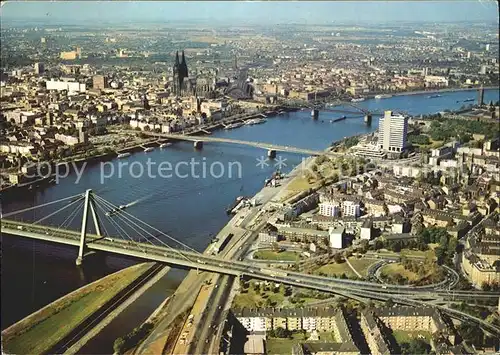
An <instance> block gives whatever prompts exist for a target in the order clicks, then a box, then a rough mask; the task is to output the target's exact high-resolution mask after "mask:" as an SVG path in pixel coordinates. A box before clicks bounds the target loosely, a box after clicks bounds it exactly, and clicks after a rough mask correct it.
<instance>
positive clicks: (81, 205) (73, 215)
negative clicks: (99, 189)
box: [58, 201, 85, 229]
mask: <svg viewBox="0 0 500 355" xmlns="http://www.w3.org/2000/svg"><path fill="white" fill-rule="evenodd" d="M84 203H85V201H81V202H80V204H79V205H78V206H77V207H76V208H75V209H74V210H73V211H71V213H70V214H69V215H68V217H66V219H65V220H64V221H63V222H62V223H61V224H60V225H59V227H58V228H59V229H61V228H62V227H65V226H66V222H68V224H67V227H69V226H70V225H71V222H73V219H75V217H76V215H77V214H78V212H80V210H81V209H82V207H83V205H84ZM70 219H71V220H70ZM69 220H70V221H69ZM65 228H66V227H65Z"/></svg>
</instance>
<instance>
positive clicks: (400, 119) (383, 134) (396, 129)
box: [378, 111, 408, 152]
mask: <svg viewBox="0 0 500 355" xmlns="http://www.w3.org/2000/svg"><path fill="white" fill-rule="evenodd" d="M407 133H408V118H407V117H405V116H403V115H393V113H392V111H385V114H384V117H382V118H380V121H379V128H378V146H379V148H380V149H382V150H384V151H387V152H402V151H404V149H405V148H406V136H407Z"/></svg>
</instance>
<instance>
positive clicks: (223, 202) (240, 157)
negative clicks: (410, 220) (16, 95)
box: [1, 89, 499, 353]
mask: <svg viewBox="0 0 500 355" xmlns="http://www.w3.org/2000/svg"><path fill="white" fill-rule="evenodd" d="M498 94H499V93H498V89H495V90H486V91H485V102H489V101H490V100H493V101H496V100H498ZM441 95H442V96H441V97H437V98H432V99H430V98H428V95H427V94H424V95H408V96H395V97H392V98H389V99H378V100H377V99H371V100H366V101H363V102H359V103H357V106H359V107H363V108H365V109H368V110H371V111H383V110H387V109H390V110H395V111H397V110H400V111H404V112H407V113H408V114H411V115H420V114H429V113H436V112H439V111H443V110H445V109H451V110H453V109H458V108H460V107H461V106H462V105H464V104H469V103H471V102H466V103H464V102H463V101H464V100H466V99H469V98H476V97H477V92H476V91H473V90H471V91H460V92H449V93H442V94H441ZM345 109H347V110H350V108H349V107H345ZM341 115H342V114H341V113H334V112H326V111H322V112H321V113H320V116H319V119H318V120H317V121H313V120H312V119H311V114H310V111H308V110H304V111H297V112H292V113H288V114H284V115H279V116H276V117H274V118H269V119H268V120H267V122H266V123H265V124H260V125H254V126H243V127H241V128H238V129H234V130H228V131H224V130H219V131H215V132H213V134H212V135H213V136H215V137H228V138H234V139H242V140H248V141H258V142H266V143H275V144H280V145H289V146H295V147H301V148H308V149H317V150H323V149H325V148H326V147H327V146H328V145H330V144H331V143H332V142H333V141H336V140H339V139H342V138H343V137H346V136H352V135H356V134H362V133H369V132H371V131H374V130H376V129H377V126H378V119H377V118H376V117H374V119H373V124H372V126H371V127H367V126H366V125H365V124H364V123H363V119H362V117H359V118H353V119H347V120H344V121H340V122H336V123H331V122H330V120H332V119H335V118H338V117H340V116H341ZM266 153H267V152H266V151H265V150H262V149H258V148H253V147H247V146H238V145H231V144H220V143H217V144H215V143H205V146H204V147H203V149H202V150H200V151H196V150H194V149H193V146H192V144H191V143H188V142H180V143H176V144H174V145H172V146H170V147H167V148H165V149H159V148H156V149H155V150H154V151H153V152H150V153H144V152H138V153H135V154H132V155H131V156H130V157H128V158H125V159H121V160H115V161H113V162H110V163H109V165H107V166H105V167H104V168H103V167H102V166H101V165H99V164H97V165H92V166H86V167H85V170H84V173H83V174H82V177H81V179H80V181H78V183H77V181H76V180H77V176H76V174H72V175H70V176H68V177H67V178H64V179H61V180H60V181H59V183H58V184H57V185H54V186H50V187H47V188H45V189H43V190H38V191H34V192H29V193H25V194H24V195H23V196H16V198H15V199H14V200H13V199H9V200H8V201H6V200H4V201H2V209H3V212H4V213H6V212H8V211H14V210H18V209H20V208H26V207H29V206H32V205H38V204H41V203H44V202H49V201H54V200H57V199H60V198H63V197H67V196H71V195H75V194H77V193H80V192H83V191H85V190H86V189H89V188H90V189H93V190H94V192H96V193H97V194H98V195H99V196H101V197H103V198H104V199H106V200H108V201H110V202H112V203H114V204H116V205H120V204H127V203H131V202H135V204H133V205H132V206H130V207H129V208H128V209H127V210H128V212H129V213H131V214H133V215H135V216H136V217H138V218H139V219H141V220H143V221H145V222H147V223H148V224H150V225H152V226H154V227H156V228H158V229H160V230H161V231H163V232H165V233H167V234H168V235H170V236H172V237H174V238H176V239H178V240H180V241H182V242H183V243H185V244H186V245H188V246H190V247H192V248H194V249H197V250H203V249H204V248H205V247H206V246H207V245H208V244H209V241H210V236H211V235H213V234H215V233H217V232H218V231H219V230H220V229H221V228H222V227H223V226H224V224H225V223H226V222H227V221H228V216H227V215H226V213H225V209H226V208H227V206H228V205H230V204H231V203H232V202H233V201H234V199H235V198H236V197H237V196H240V195H254V194H255V193H257V192H258V191H259V190H260V189H261V188H262V186H263V182H264V180H265V179H266V178H267V177H269V176H270V175H271V173H272V172H273V171H275V169H276V167H275V166H273V165H274V163H273V162H269V161H268V162H267V163H268V165H267V166H262V165H261V166H258V165H257V163H258V159H259V158H261V157H265V156H266ZM278 156H279V157H282V158H283V159H286V160H284V164H286V166H284V165H283V166H282V170H284V171H289V170H291V169H292V168H293V167H294V166H295V165H297V164H299V163H300V162H301V160H302V159H303V156H300V155H297V154H285V153H278ZM191 159H195V160H194V161H195V162H197V163H198V165H196V166H195V175H192V174H189V172H190V169H189V168H188V167H187V165H182V164H183V163H181V165H178V166H179V169H178V170H179V172H180V174H181V176H177V177H170V178H162V177H160V176H159V173H158V170H157V168H156V169H155V168H154V167H155V166H156V167H157V166H158V165H159V164H160V163H161V162H168V164H170V165H171V166H173V167H175V166H176V164H179V163H180V162H188V163H189V162H190V160H191ZM148 160H150V162H153V163H155V164H156V165H154V166H153V168H152V169H151V171H152V174H150V177H148V176H147V175H142V176H141V177H138V175H139V174H138V173H139V172H140V169H139V167H138V166H136V167H134V169H132V170H129V168H128V167H123V164H124V163H128V164H129V167H130V164H131V163H133V162H137V163H136V165H138V164H139V163H141V164H142V166H143V168H144V169H145V170H146V166H147V165H146V164H147V161H148ZM276 161H277V160H275V162H276ZM118 164H122V174H121V176H119V174H118ZM203 164H204V165H205V166H206V177H205V178H203V177H196V176H201V175H203V169H202V166H203ZM111 166H112V167H113V168H111ZM210 168H212V169H213V171H212V172H213V173H214V174H212V175H213V176H211V174H210ZM111 169H114V171H115V174H113V175H112V176H111V174H110V171H111ZM103 171H104V173H105V175H103V174H102V172H103ZM222 173H223V174H222ZM153 175H155V176H156V177H153ZM185 175H188V176H187V177H185ZM219 175H222V176H220V177H219ZM108 176H109V177H108ZM164 176H165V174H164ZM56 206H57V205H56ZM59 207H61V205H59V206H57V207H55V206H54V207H52V206H48V207H47V208H45V209H44V211H41V212H38V211H37V210H34V211H30V212H29V213H25V214H24V215H23V216H22V219H23V220H30V221H34V220H37V219H38V218H41V217H42V216H46V215H47V214H48V213H50V212H51V211H53V210H55V209H56V208H59ZM68 211H69V209H68ZM63 212H65V211H63ZM63 212H61V213H60V214H61V216H59V214H57V215H55V216H54V217H53V218H50V219H47V221H44V222H43V223H49V224H53V225H59V224H61V223H62V222H64V221H65V220H66V222H67V223H68V225H70V226H71V227H72V228H74V229H75V230H76V229H78V226H79V223H80V221H78V218H75V219H74V220H73V221H72V222H71V223H69V222H70V221H69V219H70V218H68V219H67V217H69V214H68V213H63ZM79 218H81V217H79ZM104 224H105V226H107V229H108V230H110V231H113V226H112V225H111V224H109V222H107V221H104ZM115 229H116V228H115ZM124 229H125V231H128V232H129V235H130V236H131V237H134V235H133V233H131V230H130V229H127V228H126V227H125V228H124ZM122 234H123V237H125V238H126V236H125V233H122ZM157 237H158V238H160V239H161V240H162V241H164V242H165V243H168V244H169V245H171V246H176V245H175V243H172V242H171V241H170V240H169V239H168V238H166V237H164V236H161V235H157ZM76 253H77V251H76V249H74V248H70V247H65V246H58V245H54V244H50V243H43V242H38V241H32V240H27V239H22V238H18V237H9V236H5V237H4V238H2V312H1V314H2V329H4V328H6V327H7V326H9V325H11V324H13V323H14V322H16V321H18V320H20V319H22V318H23V317H25V316H27V315H28V314H30V313H31V312H33V311H35V310H37V309H39V308H41V307H42V306H44V305H46V304H47V303H49V302H51V301H53V300H55V299H57V298H59V297H61V296H63V295H64V294H66V293H68V292H69V291H72V290H74V289H76V288H78V287H80V286H82V285H85V284H87V283H89V282H91V281H93V280H96V279H98V278H100V277H102V276H104V275H107V274H109V273H111V272H114V271H117V270H119V269H121V268H124V267H126V266H128V265H132V264H133V263H135V262H136V261H135V260H131V259H126V258H122V257H114V256H111V255H107V256H97V257H94V258H92V259H91V262H89V263H84V266H83V267H82V268H78V267H76V266H75V258H76ZM183 275H184V273H183V272H173V273H169V276H168V277H166V278H165V279H163V280H162V281H160V282H159V283H158V284H157V285H156V286H155V287H153V288H152V289H151V291H149V292H148V293H147V297H142V298H141V299H139V300H138V301H137V302H136V303H135V304H134V306H133V307H131V310H130V311H126V312H124V314H123V317H124V319H123V322H122V323H121V324H125V323H124V322H125V321H126V322H127V324H130V329H132V328H133V327H134V326H135V325H136V324H137V323H138V322H140V321H142V320H143V319H144V318H145V317H146V316H147V315H148V314H149V313H150V312H151V311H152V310H153V309H154V308H155V307H156V306H157V305H158V304H159V303H160V302H161V301H162V300H163V299H164V298H165V296H166V295H169V294H170V293H172V290H173V289H175V286H176V285H177V284H178V283H179V282H180V281H181V279H182V277H183ZM145 296H146V295H145ZM120 331H123V330H120V329H116V328H115V329H114V331H113V332H110V333H108V334H104V335H103V336H102V337H101V340H100V341H99V342H98V344H99V347H98V348H97V347H95V346H91V347H89V348H88V349H87V352H89V353H90V352H92V351H94V352H95V350H96V349H102V346H105V347H106V348H107V349H110V348H109V346H110V344H112V341H113V340H114V338H113V337H114V336H115V334H119V332H120ZM119 335H120V334H119ZM103 339H110V340H108V341H111V343H108V344H105V343H106V341H104V340H103Z"/></svg>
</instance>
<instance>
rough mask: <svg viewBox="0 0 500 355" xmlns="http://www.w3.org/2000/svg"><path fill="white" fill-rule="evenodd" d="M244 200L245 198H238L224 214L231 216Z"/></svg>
mask: <svg viewBox="0 0 500 355" xmlns="http://www.w3.org/2000/svg"><path fill="white" fill-rule="evenodd" d="M244 198H245V196H238V197H237V198H236V200H235V201H234V202H233V203H232V204H231V205H230V206H229V207H228V208H227V209H226V213H227V214H231V213H232V212H233V210H234V209H235V208H236V206H238V205H239V204H240V203H241V201H243V199H244Z"/></svg>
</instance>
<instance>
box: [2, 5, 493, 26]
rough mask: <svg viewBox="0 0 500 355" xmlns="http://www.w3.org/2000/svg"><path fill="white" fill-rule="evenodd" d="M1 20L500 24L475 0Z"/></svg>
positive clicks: (7, 16) (115, 10) (138, 8)
mask: <svg viewBox="0 0 500 355" xmlns="http://www.w3.org/2000/svg"><path fill="white" fill-rule="evenodd" d="M1 19H2V21H6V22H9V21H16V22H18V23H19V22H21V23H22V22H25V23H31V22H33V21H37V22H39V23H44V24H48V25H50V24H56V23H58V24H61V23H62V24H64V23H68V24H70V23H75V24H82V23H85V22H87V23H90V22H92V23H96V22H101V23H107V22H114V23H126V22H145V23H146V22H152V21H161V22H163V21H164V22H166V23H168V22H169V21H171V22H173V21H204V22H207V21H213V22H214V23H225V22H226V23H234V22H237V21H243V22H246V23H252V24H259V23H274V24H275V23H307V24H314V23H317V24H325V23H330V24H331V23H333V24H335V23H339V24H340V23H347V22H353V23H364V22H366V23H385V24H387V23H392V22H420V21H422V22H440V21H443V22H455V21H456V22H462V21H484V22H498V5H497V2H496V1H495V0H476V1H459V0H451V1H422V0H418V1H401V2H399V1H345V2H340V1H339V2H333V1H331V2H329V1H320V2H313V1H284V2H278V1H276V2H275V1H242V2H240V1H217V2H216V1H213V2H212V1H178V2H169V1H167V2H162V1H152V2H147V1H126V2H121V1H120V2H119V1H74V2H72V1H64V2H63V1H50V2H49V1H47V2H43V1H35V2H24V1H23V2H21V1H8V2H7V3H5V4H3V6H2V9H1Z"/></svg>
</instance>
